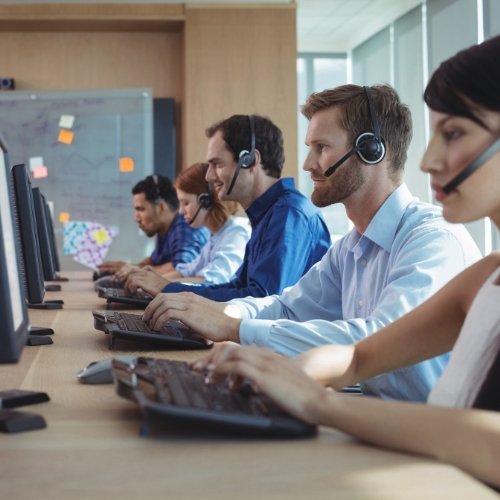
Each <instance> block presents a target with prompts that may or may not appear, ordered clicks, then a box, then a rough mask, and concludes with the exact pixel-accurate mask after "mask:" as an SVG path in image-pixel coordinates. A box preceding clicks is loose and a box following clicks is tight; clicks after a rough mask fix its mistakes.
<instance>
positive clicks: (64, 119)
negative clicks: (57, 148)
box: [59, 115, 75, 128]
mask: <svg viewBox="0 0 500 500" xmlns="http://www.w3.org/2000/svg"><path fill="white" fill-rule="evenodd" d="M74 123H75V117H74V116H73V115H61V118H59V127H61V128H73V124H74Z"/></svg>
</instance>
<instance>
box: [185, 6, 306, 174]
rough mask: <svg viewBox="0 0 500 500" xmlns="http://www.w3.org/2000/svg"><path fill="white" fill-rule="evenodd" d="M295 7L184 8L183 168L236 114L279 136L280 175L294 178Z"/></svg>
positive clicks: (203, 151) (202, 154)
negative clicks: (271, 126)
mask: <svg viewBox="0 0 500 500" xmlns="http://www.w3.org/2000/svg"><path fill="white" fill-rule="evenodd" d="M295 14H296V12H295V7H293V6H275V7H274V8H273V7H265V8H263V7H261V8H233V9H230V8H229V9H228V8H226V9H222V8H203V7H202V6H200V7H198V8H195V7H191V8H190V7H189V5H188V6H186V25H185V75H186V76H185V96H184V106H183V125H184V127H183V132H184V133H183V140H184V147H183V149H184V151H185V159H186V162H185V164H186V165H189V164H190V163H193V162H195V161H199V160H200V159H202V160H203V159H204V158H205V155H206V138H205V134H204V130H205V128H206V127H207V126H209V125H211V124H212V123H213V122H215V121H217V120H219V119H222V118H225V117H228V116H230V115H232V114H235V113H257V114H262V115H265V116H268V117H269V118H270V119H271V120H272V121H273V122H274V123H276V124H277V125H278V126H279V127H280V128H281V129H282V131H283V134H284V138H285V149H286V152H285V154H286V164H285V170H284V175H286V176H296V171H297V84H296V57H297V52H296V28H295Z"/></svg>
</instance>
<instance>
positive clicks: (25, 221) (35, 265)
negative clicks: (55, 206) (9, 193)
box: [11, 164, 45, 304]
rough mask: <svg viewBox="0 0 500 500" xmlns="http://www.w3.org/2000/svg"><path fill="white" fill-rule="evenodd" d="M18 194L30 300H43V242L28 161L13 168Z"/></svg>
mask: <svg viewBox="0 0 500 500" xmlns="http://www.w3.org/2000/svg"><path fill="white" fill-rule="evenodd" d="M11 175H12V181H13V185H14V193H15V198H16V211H15V212H16V216H17V227H18V229H19V234H20V237H21V250H22V252H21V253H22V257H23V259H22V262H23V264H24V266H22V267H24V272H22V273H21V274H24V282H25V283H24V284H25V289H26V293H27V298H28V302H29V303H30V304H39V303H41V302H43V298H44V295H45V286H44V282H43V278H44V276H43V269H42V260H41V257H40V244H39V242H38V230H37V226H36V218H35V207H34V204H33V193H32V188H31V182H30V179H29V174H28V171H27V169H26V167H25V166H24V165H22V164H21V165H14V166H13V167H12V170H11Z"/></svg>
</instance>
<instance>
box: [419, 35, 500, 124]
mask: <svg viewBox="0 0 500 500" xmlns="http://www.w3.org/2000/svg"><path fill="white" fill-rule="evenodd" d="M498 82H500V36H496V37H494V38H490V39H489V40H486V41H485V42H483V43H481V44H479V45H473V46H472V47H469V48H467V49H465V50H462V51H460V52H458V53H457V54H456V55H455V56H453V57H451V58H450V59H447V60H446V61H444V62H443V63H441V65H440V66H439V68H438V69H437V70H436V71H435V72H434V74H433V75H432V77H431V79H430V81H429V83H428V85H427V87H426V89H425V92H424V101H425V102H426V104H427V105H428V106H429V108H430V109H432V110H434V111H439V112H441V113H447V114H452V115H457V116H462V117H464V118H469V119H471V120H473V121H475V122H476V123H477V124H479V125H480V126H482V127H484V128H488V127H486V125H485V123H484V122H483V120H482V119H481V117H480V114H479V113H478V112H479V111H480V110H481V109H485V110H490V111H500V96H499V84H498Z"/></svg>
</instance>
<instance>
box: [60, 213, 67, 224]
mask: <svg viewBox="0 0 500 500" xmlns="http://www.w3.org/2000/svg"><path fill="white" fill-rule="evenodd" d="M68 221H69V213H68V212H61V213H60V214H59V222H68Z"/></svg>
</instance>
